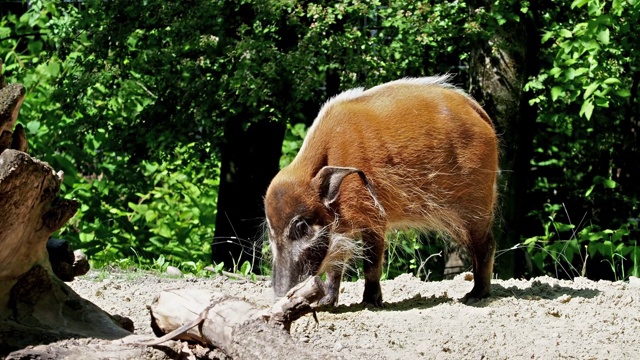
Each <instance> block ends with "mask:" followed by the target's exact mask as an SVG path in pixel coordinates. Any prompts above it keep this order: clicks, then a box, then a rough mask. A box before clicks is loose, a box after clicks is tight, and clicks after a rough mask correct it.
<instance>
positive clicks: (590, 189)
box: [584, 185, 596, 197]
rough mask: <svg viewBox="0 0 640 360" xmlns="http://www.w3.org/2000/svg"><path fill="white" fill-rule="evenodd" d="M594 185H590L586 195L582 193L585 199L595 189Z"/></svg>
mask: <svg viewBox="0 0 640 360" xmlns="http://www.w3.org/2000/svg"><path fill="white" fill-rule="evenodd" d="M595 187H596V186H595V185H591V187H590V188H589V189H588V190H587V192H586V193H584V196H585V197H589V195H591V193H592V192H593V189H594V188H595Z"/></svg>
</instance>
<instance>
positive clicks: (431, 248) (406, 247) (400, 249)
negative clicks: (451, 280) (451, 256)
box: [382, 230, 445, 280]
mask: <svg viewBox="0 0 640 360" xmlns="http://www.w3.org/2000/svg"><path fill="white" fill-rule="evenodd" d="M444 246H445V243H444V242H443V240H442V239H439V238H437V237H435V238H433V239H432V238H430V237H427V236H425V235H424V234H421V233H420V232H418V231H415V230H407V231H394V232H393V233H390V234H389V235H388V236H387V259H386V262H385V268H384V270H383V273H382V277H383V279H393V278H395V277H396V276H398V275H401V274H406V273H411V274H414V275H415V276H417V277H419V278H421V279H425V280H428V279H433V277H431V274H432V273H435V274H437V276H436V278H440V277H441V276H442V268H443V264H444V262H443V261H442V260H443V258H442V253H443V251H444Z"/></svg>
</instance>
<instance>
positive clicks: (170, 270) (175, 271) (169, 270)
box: [166, 266, 182, 277]
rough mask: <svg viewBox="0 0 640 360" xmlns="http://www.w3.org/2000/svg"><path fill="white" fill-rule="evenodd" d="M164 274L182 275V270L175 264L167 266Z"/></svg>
mask: <svg viewBox="0 0 640 360" xmlns="http://www.w3.org/2000/svg"><path fill="white" fill-rule="evenodd" d="M166 274H167V275H169V276H178V277H182V271H180V269H178V268H177V267H175V266H167V271H166Z"/></svg>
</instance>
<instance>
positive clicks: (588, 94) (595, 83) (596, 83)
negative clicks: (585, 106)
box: [583, 81, 600, 100]
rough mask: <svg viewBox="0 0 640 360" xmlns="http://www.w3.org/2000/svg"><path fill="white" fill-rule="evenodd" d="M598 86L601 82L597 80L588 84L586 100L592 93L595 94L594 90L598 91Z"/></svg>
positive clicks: (585, 93)
mask: <svg viewBox="0 0 640 360" xmlns="http://www.w3.org/2000/svg"><path fill="white" fill-rule="evenodd" d="M598 86H600V83H599V82H597V81H596V82H594V83H592V84H591V85H589V86H587V90H586V91H585V92H584V96H583V99H585V100H586V99H587V98H588V97H589V96H591V94H593V92H594V91H596V89H597V88H598Z"/></svg>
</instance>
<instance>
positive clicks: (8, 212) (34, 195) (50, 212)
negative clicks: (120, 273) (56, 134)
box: [0, 64, 130, 356]
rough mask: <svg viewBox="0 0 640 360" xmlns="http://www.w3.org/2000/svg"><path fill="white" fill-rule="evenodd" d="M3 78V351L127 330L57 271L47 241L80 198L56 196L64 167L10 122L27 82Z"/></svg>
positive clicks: (0, 311)
mask: <svg viewBox="0 0 640 360" xmlns="http://www.w3.org/2000/svg"><path fill="white" fill-rule="evenodd" d="M0 66H1V64H0ZM0 69H1V68H0ZM2 85H4V79H2V78H0V214H1V215H0V264H1V265H0V356H2V355H6V354H7V353H8V352H9V351H12V350H15V349H20V348H23V347H25V346H27V345H32V344H41V343H48V342H52V341H56V340H60V339H65V338H71V337H97V338H106V339H116V338H121V337H124V336H126V335H129V334H130V332H128V331H126V330H124V329H122V328H121V327H119V326H118V325H117V323H116V322H115V321H114V320H113V319H112V318H111V317H110V316H109V315H108V314H107V313H105V312H104V311H102V310H101V309H100V308H98V307H97V306H95V305H94V304H92V303H90V302H89V301H86V300H84V299H82V298H81V297H80V296H78V295H77V294H76V293H75V292H74V291H73V290H71V289H70V288H69V287H68V286H67V285H65V284H64V283H63V282H62V280H60V279H59V278H58V277H57V276H56V275H55V272H54V270H53V269H52V267H51V264H50V261H49V254H48V252H47V240H48V239H49V237H50V236H51V234H52V233H53V232H55V231H57V230H58V229H60V228H61V227H62V226H63V225H64V224H65V223H66V222H67V221H68V220H69V219H70V218H71V217H72V216H73V215H74V214H75V212H76V211H77V209H78V203H77V202H76V201H74V200H67V199H62V198H60V197H59V191H60V183H61V182H62V172H58V173H57V172H56V171H54V170H53V168H51V166H49V165H48V164H47V163H44V162H41V161H39V160H36V159H34V158H32V157H31V156H29V155H28V154H27V153H25V152H24V151H26V150H27V145H26V143H27V142H26V137H25V132H24V129H23V128H22V127H21V126H18V127H16V131H15V132H14V131H12V129H13V127H14V125H15V122H16V119H17V117H18V111H19V109H20V105H21V104H22V101H23V99H24V95H25V89H24V87H23V86H22V85H19V84H11V85H7V86H2ZM62 253H64V252H62ZM54 258H55V256H54ZM63 258H64V256H63ZM75 262H76V259H75V258H74V259H73V262H72V264H71V265H70V266H71V271H73V274H79V273H81V272H82V271H84V268H83V267H86V265H87V264H86V259H81V258H79V259H78V264H77V265H76V267H75V268H73V263H75ZM63 263H65V261H61V262H60V264H63ZM61 266H62V265H61ZM63 267H64V266H63ZM81 268H82V269H81ZM63 277H64V276H63ZM71 278H72V277H71Z"/></svg>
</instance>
